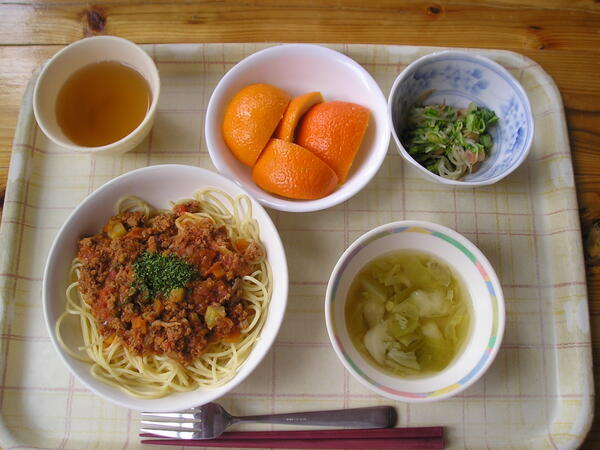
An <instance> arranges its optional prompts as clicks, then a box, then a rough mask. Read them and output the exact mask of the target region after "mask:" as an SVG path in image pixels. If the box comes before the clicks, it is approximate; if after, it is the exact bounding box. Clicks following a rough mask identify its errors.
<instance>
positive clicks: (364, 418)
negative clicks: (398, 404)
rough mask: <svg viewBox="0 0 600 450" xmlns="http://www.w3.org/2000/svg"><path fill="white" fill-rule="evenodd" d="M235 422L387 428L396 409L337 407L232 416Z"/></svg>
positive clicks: (392, 420)
mask: <svg viewBox="0 0 600 450" xmlns="http://www.w3.org/2000/svg"><path fill="white" fill-rule="evenodd" d="M232 419H233V420H234V421H235V422H261V423H277V424H287V425H320V426H335V427H355V428H387V427H393V426H394V425H396V421H397V414H396V409H395V408H394V407H392V406H370V407H366V408H353V409H337V410H330V411H312V412H299V413H287V414H265V415H260V416H244V417H232Z"/></svg>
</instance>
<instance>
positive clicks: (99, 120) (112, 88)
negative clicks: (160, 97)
mask: <svg viewBox="0 0 600 450" xmlns="http://www.w3.org/2000/svg"><path fill="white" fill-rule="evenodd" d="M150 102H151V94H150V87H149V86H148V82H147V81H146V80H145V79H144V77H143V76H142V75H140V74H139V73H138V72H137V71H136V70H134V69H132V68H130V67H127V66H126V65H124V64H121V63H118V62H114V61H103V62H99V63H94V64H90V65H87V66H85V67H83V68H81V69H79V70H78V71H77V72H75V73H74V74H73V75H71V76H70V77H69V78H68V79H67V81H66V83H65V84H64V86H63V87H62V88H61V90H60V92H59V93H58V98H57V100H56V120H57V122H58V125H59V126H60V127H61V129H62V131H63V133H64V134H65V136H67V137H68V138H69V139H71V140H72V141H73V142H74V143H75V144H77V145H81V146H84V147H99V146H102V145H107V144H112V143H113V142H116V141H118V140H119V139H122V138H124V137H125V136H127V135H128V134H129V133H131V132H132V131H133V130H135V129H136V128H137V126H138V125H139V124H140V123H141V122H142V120H144V117H145V116H146V112H147V111H148V108H149V106H150Z"/></svg>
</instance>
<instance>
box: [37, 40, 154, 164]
mask: <svg viewBox="0 0 600 450" xmlns="http://www.w3.org/2000/svg"><path fill="white" fill-rule="evenodd" d="M101 61H114V62H118V63H121V64H124V65H126V66H128V67H130V68H132V69H135V70H136V71H137V72H139V73H140V75H142V76H143V77H144V79H145V80H146V81H147V83H148V86H149V88H150V94H151V96H152V98H151V103H150V107H149V108H148V111H147V112H146V116H145V117H144V119H143V120H142V122H141V123H140V124H139V125H138V126H137V128H135V129H134V130H133V131H132V132H131V133H129V134H128V135H127V136H125V137H124V138H122V139H119V140H118V141H115V142H113V143H111V144H107V145H102V146H98V147H84V146H81V145H77V144H76V143H74V142H73V141H72V140H71V139H69V138H68V137H67V136H66V135H65V133H64V132H63V130H62V129H61V127H60V126H59V124H58V122H57V118H56V100H57V97H58V94H59V92H60V89H61V88H62V86H63V85H64V84H65V82H66V81H67V80H68V79H69V77H70V76H71V75H72V74H73V73H74V72H76V71H77V70H79V69H81V68H82V67H84V66H87V65H89V64H93V63H98V62H101ZM159 94H160V79H159V76H158V69H157V68H156V65H155V64H154V61H153V60H152V58H151V57H150V56H149V55H148V54H147V53H146V52H145V51H143V50H142V49H141V48H140V47H138V46H137V45H136V44H134V43H133V42H130V41H128V40H126V39H123V38H119V37H115V36H96V37H91V38H86V39H82V40H80V41H77V42H74V43H73V44H71V45H69V46H67V47H65V48H64V49H62V50H61V51H59V52H58V53H57V54H56V55H54V56H53V57H52V58H51V59H50V60H49V61H48V62H47V63H46V65H45V66H44V67H43V69H42V71H41V72H40V74H39V76H38V79H37V82H36V85H35V90H34V93H33V111H34V114H35V118H36V120H37V123H38V125H39V127H40V128H41V129H42V131H43V132H44V134H45V135H46V136H48V138H50V139H51V140H52V141H54V142H55V143H56V144H58V145H60V146H62V147H65V148H67V149H69V150H74V151H82V152H91V153H103V154H104V153H124V152H126V151H129V150H131V149H133V148H134V147H136V146H137V145H138V144H140V143H141V142H142V140H143V139H144V138H145V137H146V135H147V134H148V132H149V131H150V129H151V128H152V125H153V123H154V115H155V113H156V106H157V104H158V97H159Z"/></svg>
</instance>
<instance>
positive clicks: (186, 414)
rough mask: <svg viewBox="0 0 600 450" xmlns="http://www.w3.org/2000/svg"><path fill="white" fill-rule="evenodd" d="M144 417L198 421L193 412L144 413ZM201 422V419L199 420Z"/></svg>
mask: <svg viewBox="0 0 600 450" xmlns="http://www.w3.org/2000/svg"><path fill="white" fill-rule="evenodd" d="M141 415H142V417H148V418H156V419H165V420H169V419H170V420H182V419H183V420H196V417H195V416H194V413H191V412H177V413H154V412H143V413H141ZM198 420H199V419H198Z"/></svg>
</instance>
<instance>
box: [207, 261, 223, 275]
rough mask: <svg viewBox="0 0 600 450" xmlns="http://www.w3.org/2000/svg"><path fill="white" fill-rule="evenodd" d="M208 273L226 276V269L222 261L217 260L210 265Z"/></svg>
mask: <svg viewBox="0 0 600 450" xmlns="http://www.w3.org/2000/svg"><path fill="white" fill-rule="evenodd" d="M206 273H207V274H212V275H214V276H215V278H223V277H224V276H225V271H224V270H223V266H222V265H221V262H220V261H217V262H216V263H214V264H213V265H212V266H210V268H209V269H208V271H207V272H206Z"/></svg>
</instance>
